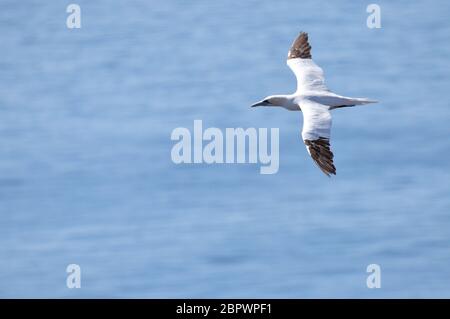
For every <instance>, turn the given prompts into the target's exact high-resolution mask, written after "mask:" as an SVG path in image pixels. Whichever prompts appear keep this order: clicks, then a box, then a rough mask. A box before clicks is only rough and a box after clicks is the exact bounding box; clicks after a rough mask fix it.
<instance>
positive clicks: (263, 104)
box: [251, 100, 270, 107]
mask: <svg viewBox="0 0 450 319" xmlns="http://www.w3.org/2000/svg"><path fill="white" fill-rule="evenodd" d="M265 105H270V103H269V102H267V101H265V100H264V101H259V102H257V103H255V104H253V105H252V106H251V107H257V106H265Z"/></svg>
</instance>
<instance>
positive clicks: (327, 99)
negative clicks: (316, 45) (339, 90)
mask: <svg viewBox="0 0 450 319" xmlns="http://www.w3.org/2000/svg"><path fill="white" fill-rule="evenodd" d="M287 65H288V66H289V68H290V69H291V70H292V71H293V72H294V74H295V77H296V78H297V91H296V92H295V93H293V94H288V95H270V96H268V97H266V98H264V99H263V100H262V101H260V102H257V103H255V104H253V105H252V107H255V106H268V107H283V108H285V109H288V110H290V111H302V112H303V130H302V139H303V142H304V143H305V145H306V149H307V151H308V153H309V155H310V156H311V157H312V159H313V160H314V162H315V163H316V164H317V166H318V167H319V168H320V169H321V170H322V172H324V173H325V174H326V175H327V176H328V177H330V176H331V174H334V175H336V167H335V166H334V163H333V157H334V155H333V153H332V151H331V149H330V130H331V113H330V111H331V110H334V109H337V108H342V107H350V106H355V105H362V104H368V103H376V102H378V101H375V100H369V99H367V98H353V97H347V96H341V95H338V94H335V93H333V92H331V91H330V90H329V89H328V88H327V86H326V85H325V79H324V73H323V70H322V69H321V68H320V67H319V66H318V65H317V64H315V63H314V61H313V60H312V57H311V46H310V45H309V42H308V34H307V33H305V32H300V34H299V36H298V37H297V38H296V39H295V41H294V43H293V44H292V46H291V48H290V50H289V52H288V57H287Z"/></svg>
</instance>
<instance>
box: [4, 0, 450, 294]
mask: <svg viewBox="0 0 450 319" xmlns="http://www.w3.org/2000/svg"><path fill="white" fill-rule="evenodd" d="M77 3H78V4H79V5H80V7H81V21H82V22H81V23H82V27H81V29H72V30H70V29H68V28H67V27H66V18H67V16H68V13H66V6H67V5H68V4H69V2H67V3H66V2H64V1H63V2H58V1H26V3H25V2H20V1H13V0H2V1H1V2H0V38H1V54H0V296H1V297H126V298H128V297H161V298H162V297H168V298H173V297H192V298H194V297H274V298H282V297H286V298H298V297H306V298H310V297H331V298H334V297H362V298H366V297H376V298H378V297H450V160H449V158H450V138H449V137H450V125H449V123H450V103H449V87H450V79H449V75H448V74H449V71H450V62H449V56H450V41H449V38H450V23H449V20H448V17H449V14H450V3H449V2H448V1H434V2H430V3H429V2H426V1H416V2H414V3H412V2H410V1H396V2H395V3H392V1H378V2H377V3H378V4H379V5H380V7H381V23H382V27H381V29H369V28H367V26H366V19H367V16H368V15H369V14H368V13H367V12H366V6H367V5H368V4H369V3H370V2H367V3H366V2H364V1H362V2H352V3H349V2H344V1H336V2H333V3H330V2H328V3H326V4H325V3H319V2H318V1H277V2H273V1H245V2H244V1H189V2H186V1H173V0H169V1H144V0H142V1H106V0H101V1H87V0H78V2H77ZM300 30H304V31H307V32H309V36H310V42H311V45H312V47H313V50H312V53H313V58H314V59H315V61H316V62H317V63H318V64H319V65H320V66H322V67H323V69H324V70H325V73H326V76H327V83H328V86H329V87H330V88H331V89H332V90H334V91H336V92H338V93H340V94H343V95H349V96H360V97H364V96H365V97H370V98H373V99H377V100H379V101H380V103H378V104H373V105H369V106H364V107H359V108H349V109H341V110H336V111H335V112H334V114H333V139H332V147H333V150H334V153H335V164H336V166H337V170H338V175H337V176H336V177H333V178H327V177H326V176H324V175H323V174H322V173H321V172H320V171H319V170H318V169H317V167H315V166H314V165H313V163H312V161H311V159H310V158H309V156H308V154H307V152H306V150H305V147H304V145H303V143H302V141H301V140H300V130H301V124H302V119H301V117H302V116H301V113H298V112H287V111H285V110H283V109H269V108H266V109H263V108H260V109H251V108H250V107H249V105H250V104H252V103H253V102H255V101H257V100H260V99H261V98H263V97H264V96H266V95H269V94H274V93H290V92H292V91H293V90H294V88H295V78H294V76H293V75H292V74H291V72H290V70H289V69H288V68H287V67H286V65H285V57H286V54H287V50H288V48H289V45H290V44H291V42H292V40H293V38H294V37H295V36H296V35H297V33H298V32H299V31H300ZM195 119H201V120H202V121H203V126H204V127H205V128H206V127H218V128H220V129H223V130H224V129H225V128H227V127H243V128H248V127H256V128H259V127H267V128H271V127H278V128H280V169H279V172H278V173H277V174H273V175H261V174H259V165H258V164H240V165H238V164H228V165H226V164H223V165H219V164H215V165H207V164H195V165H194V164H191V165H175V164H174V163H173V162H172V160H171V156H170V154H171V149H172V146H173V145H174V142H173V141H171V140H170V135H171V132H172V130H173V129H174V128H176V127H186V128H189V129H190V130H192V128H193V122H194V120H195ZM72 263H75V264H78V265H80V267H81V271H82V287H81V289H68V288H67V287H66V277H67V273H66V267H67V265H68V264H72ZM372 263H375V264H378V265H380V267H381V280H382V281H381V282H382V287H381V289H368V288H367V286H366V278H367V275H368V274H367V273H366V267H367V265H369V264H372Z"/></svg>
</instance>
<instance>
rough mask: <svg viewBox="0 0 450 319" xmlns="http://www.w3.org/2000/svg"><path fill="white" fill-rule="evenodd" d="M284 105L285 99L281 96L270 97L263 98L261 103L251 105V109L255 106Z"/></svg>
mask: <svg viewBox="0 0 450 319" xmlns="http://www.w3.org/2000/svg"><path fill="white" fill-rule="evenodd" d="M285 103H286V97H285V96H282V95H270V96H268V97H266V98H264V99H263V100H262V101H259V102H257V103H255V104H253V105H252V107H256V106H283V105H284V104H285Z"/></svg>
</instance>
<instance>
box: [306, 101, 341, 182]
mask: <svg viewBox="0 0 450 319" xmlns="http://www.w3.org/2000/svg"><path fill="white" fill-rule="evenodd" d="M300 108H301V110H302V112H303V130H302V138H303V142H304V143H305V145H306V149H307V151H308V153H309V155H311V157H312V159H313V160H314V162H315V163H316V164H317V166H318V167H319V168H320V169H321V170H322V172H324V173H325V174H326V175H327V176H330V175H331V174H333V175H336V167H335V166H334V163H333V157H334V155H333V152H332V151H331V149H330V131H331V113H330V111H329V107H328V106H327V105H323V104H319V103H317V102H313V101H310V100H307V99H305V100H301V101H300Z"/></svg>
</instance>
